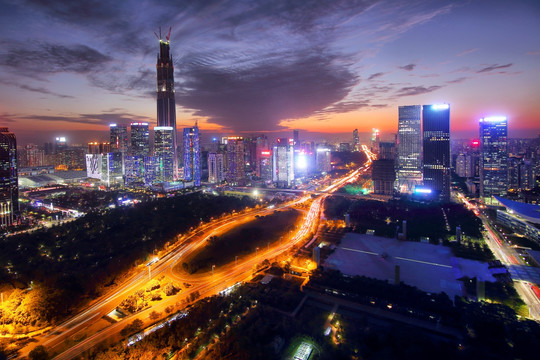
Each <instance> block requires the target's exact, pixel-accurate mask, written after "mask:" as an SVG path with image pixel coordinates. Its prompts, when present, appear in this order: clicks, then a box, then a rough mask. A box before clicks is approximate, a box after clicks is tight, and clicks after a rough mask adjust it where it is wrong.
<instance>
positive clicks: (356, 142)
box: [352, 129, 360, 151]
mask: <svg viewBox="0 0 540 360" xmlns="http://www.w3.org/2000/svg"><path fill="white" fill-rule="evenodd" d="M352 138H353V151H360V138H359V137H358V129H354V130H353V132H352Z"/></svg>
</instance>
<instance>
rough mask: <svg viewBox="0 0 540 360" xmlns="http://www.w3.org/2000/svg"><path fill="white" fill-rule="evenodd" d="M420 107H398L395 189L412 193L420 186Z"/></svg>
mask: <svg viewBox="0 0 540 360" xmlns="http://www.w3.org/2000/svg"><path fill="white" fill-rule="evenodd" d="M421 116H422V106H421V105H412V106H400V107H399V120H398V146H397V169H396V181H397V189H398V191H399V192H401V193H412V191H413V190H414V187H415V186H416V185H421V184H422V157H421V156H422V122H421Z"/></svg>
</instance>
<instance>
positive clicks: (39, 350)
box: [28, 345, 50, 360]
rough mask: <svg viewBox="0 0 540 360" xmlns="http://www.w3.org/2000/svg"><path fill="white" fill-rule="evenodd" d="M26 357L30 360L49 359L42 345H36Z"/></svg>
mask: <svg viewBox="0 0 540 360" xmlns="http://www.w3.org/2000/svg"><path fill="white" fill-rule="evenodd" d="M28 357H29V358H30V359H31V360H49V359H50V357H49V354H48V353H47V350H46V349H45V347H44V346H43V345H38V346H36V347H35V348H34V349H33V350H32V351H30V353H29V354H28Z"/></svg>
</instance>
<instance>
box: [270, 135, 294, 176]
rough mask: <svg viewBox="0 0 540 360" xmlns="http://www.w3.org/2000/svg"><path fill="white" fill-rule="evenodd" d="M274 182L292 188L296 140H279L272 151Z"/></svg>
mask: <svg viewBox="0 0 540 360" xmlns="http://www.w3.org/2000/svg"><path fill="white" fill-rule="evenodd" d="M272 181H273V182H274V183H276V185H277V186H278V187H290V186H291V185H292V184H293V181H294V140H293V139H290V140H289V139H286V138H279V139H277V143H276V145H274V149H273V151H272Z"/></svg>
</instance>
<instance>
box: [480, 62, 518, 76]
mask: <svg viewBox="0 0 540 360" xmlns="http://www.w3.org/2000/svg"><path fill="white" fill-rule="evenodd" d="M512 65H514V64H512V63H508V64H505V65H499V64H493V65H490V66H487V67H485V68H483V69H481V70H478V71H477V73H478V74H480V73H484V72H490V71H493V70H499V69H506V68H509V67H510V66H512Z"/></svg>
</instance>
